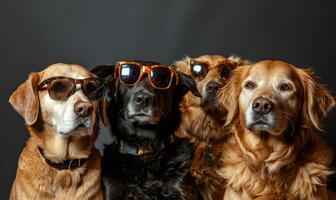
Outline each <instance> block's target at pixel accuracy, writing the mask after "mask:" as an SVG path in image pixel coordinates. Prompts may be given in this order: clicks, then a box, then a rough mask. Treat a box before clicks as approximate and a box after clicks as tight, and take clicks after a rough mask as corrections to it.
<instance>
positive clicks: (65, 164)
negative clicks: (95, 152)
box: [37, 147, 89, 170]
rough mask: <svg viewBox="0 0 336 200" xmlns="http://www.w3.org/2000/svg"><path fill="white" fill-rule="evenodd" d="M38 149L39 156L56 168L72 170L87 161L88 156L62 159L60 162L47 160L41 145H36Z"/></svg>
mask: <svg viewBox="0 0 336 200" xmlns="http://www.w3.org/2000/svg"><path fill="white" fill-rule="evenodd" d="M37 148H38V151H39V152H40V154H41V156H42V157H43V159H44V161H45V162H46V163H47V164H48V165H49V166H50V167H52V168H54V169H57V170H72V169H76V168H78V167H81V166H82V165H83V164H84V163H86V161H88V160H89V159H88V158H81V159H73V160H64V161H62V162H61V163H55V162H52V161H51V160H49V159H48V158H46V157H45V156H44V153H43V149H42V148H41V147H37Z"/></svg>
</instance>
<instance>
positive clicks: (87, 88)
mask: <svg viewBox="0 0 336 200" xmlns="http://www.w3.org/2000/svg"><path fill="white" fill-rule="evenodd" d="M83 90H84V93H85V94H86V95H87V97H89V99H90V100H101V99H102V98H103V97H104V95H105V85H104V82H103V81H102V80H100V79H87V81H86V82H85V84H84V86H83Z"/></svg>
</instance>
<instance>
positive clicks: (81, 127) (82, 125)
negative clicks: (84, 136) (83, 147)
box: [75, 123, 87, 130]
mask: <svg viewBox="0 0 336 200" xmlns="http://www.w3.org/2000/svg"><path fill="white" fill-rule="evenodd" d="M84 129H87V127H86V126H85V124H83V123H80V124H79V125H77V126H76V128H75V130H84Z"/></svg>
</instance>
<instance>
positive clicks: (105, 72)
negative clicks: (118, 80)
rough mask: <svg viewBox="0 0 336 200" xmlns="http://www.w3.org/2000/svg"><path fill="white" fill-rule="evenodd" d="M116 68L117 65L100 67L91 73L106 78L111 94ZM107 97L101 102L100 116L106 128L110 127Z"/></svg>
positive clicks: (93, 69)
mask: <svg viewBox="0 0 336 200" xmlns="http://www.w3.org/2000/svg"><path fill="white" fill-rule="evenodd" d="M114 68H115V65H98V66H96V67H94V68H92V69H91V70H90V71H91V72H92V73H94V74H96V75H97V76H98V77H99V78H104V79H106V80H107V86H106V87H107V90H108V92H107V93H109V91H110V88H111V87H113V80H114V78H113V75H114ZM107 101H108V100H107V97H106V96H105V97H104V98H103V100H101V101H100V102H99V115H100V119H101V120H102V122H103V124H104V126H105V127H108V126H109V120H108V117H107V109H108V108H107V106H108V102H107Z"/></svg>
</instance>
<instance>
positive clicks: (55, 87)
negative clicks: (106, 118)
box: [9, 63, 105, 200]
mask: <svg viewBox="0 0 336 200" xmlns="http://www.w3.org/2000/svg"><path fill="white" fill-rule="evenodd" d="M104 92H105V83H104V81H103V80H101V79H98V78H96V77H95V75H93V74H92V73H90V72H89V71H88V70H86V69H85V68H84V67H82V66H79V65H67V64H61V63H60V64H54V65H51V66H49V67H48V68H46V69H45V70H43V71H41V72H33V73H31V74H30V75H29V78H28V80H27V81H25V82H24V83H22V84H21V85H20V86H19V87H18V88H17V90H16V91H15V92H14V93H13V94H12V95H11V97H10V99H9V102H10V104H11V105H12V106H13V107H14V109H15V110H16V111H17V112H18V113H19V114H20V115H21V116H22V117H23V118H24V120H25V122H26V125H27V128H28V131H29V133H30V138H29V140H28V142H27V144H26V146H25V148H24V149H23V151H22V153H21V155H20V159H19V163H18V169H17V173H16V178H15V181H14V183H13V186H12V191H11V194H10V199H13V200H14V199H27V200H31V199H58V200H59V199H78V200H83V199H102V198H103V195H102V189H101V170H100V168H101V167H100V165H101V157H100V154H99V152H98V151H97V150H96V149H95V147H94V142H95V139H96V137H97V134H98V116H99V115H98V100H99V99H100V98H102V97H103V95H104Z"/></svg>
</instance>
